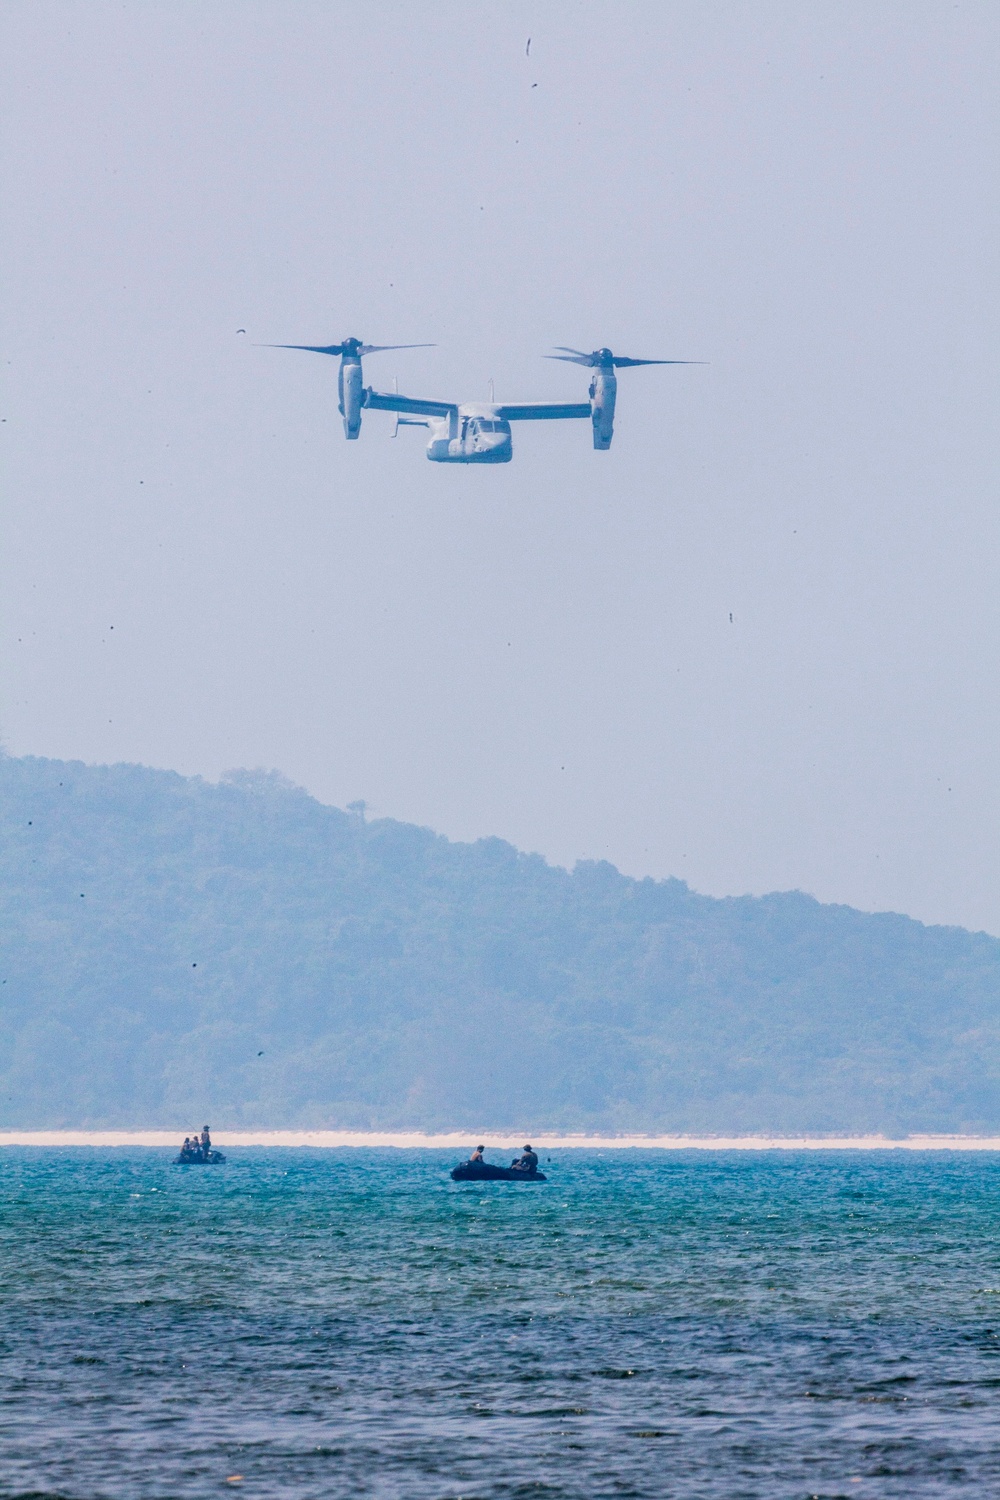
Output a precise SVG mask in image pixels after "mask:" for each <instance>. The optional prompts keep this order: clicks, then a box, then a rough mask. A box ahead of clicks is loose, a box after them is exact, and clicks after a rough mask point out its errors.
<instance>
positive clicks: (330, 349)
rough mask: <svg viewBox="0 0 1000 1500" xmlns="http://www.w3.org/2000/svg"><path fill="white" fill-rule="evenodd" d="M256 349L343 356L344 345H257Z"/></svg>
mask: <svg viewBox="0 0 1000 1500" xmlns="http://www.w3.org/2000/svg"><path fill="white" fill-rule="evenodd" d="M254 348H256V349H304V350H305V352H306V353H307V354H343V352H344V346H343V344H255V345H254Z"/></svg>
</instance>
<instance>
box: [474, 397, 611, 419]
mask: <svg viewBox="0 0 1000 1500" xmlns="http://www.w3.org/2000/svg"><path fill="white" fill-rule="evenodd" d="M496 412H497V416H500V417H503V418H504V420H505V421H507V422H558V421H559V420H560V419H561V418H564V417H589V416H590V402H589V401H575V402H571V403H567V402H552V401H535V402H527V403H525V404H524V405H522V406H498V407H497V408H496Z"/></svg>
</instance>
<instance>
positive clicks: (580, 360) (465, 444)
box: [267, 338, 696, 464]
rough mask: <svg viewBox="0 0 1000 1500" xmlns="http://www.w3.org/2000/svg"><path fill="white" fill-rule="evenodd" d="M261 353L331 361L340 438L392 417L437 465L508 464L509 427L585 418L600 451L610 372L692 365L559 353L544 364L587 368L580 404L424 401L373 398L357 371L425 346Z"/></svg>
mask: <svg viewBox="0 0 1000 1500" xmlns="http://www.w3.org/2000/svg"><path fill="white" fill-rule="evenodd" d="M267 347H269V348H277V349H303V350H306V351H307V352H308V353H311V354H332V355H338V356H339V357H340V371H339V374H338V378H337V394H338V397H339V401H338V406H339V410H340V414H341V416H342V417H343V419H344V436H345V437H347V438H349V439H352V440H353V439H354V438H357V437H358V436H359V435H360V432H361V414H362V412H363V411H364V410H366V409H367V410H369V411H388V412H394V413H395V415H396V430H397V431H398V430H399V428H400V427H426V428H427V430H428V434H429V436H428V442H427V457H428V458H429V459H431V460H432V461H433V462H434V463H439V464H506V463H509V462H510V460H511V458H512V457H513V439H512V434H511V425H510V424H511V423H512V422H540V421H541V422H553V421H555V422H558V421H567V420H569V421H573V420H586V419H589V421H590V423H591V426H592V429H593V436H594V447H595V448H597V449H598V450H600V451H606V450H607V449H608V448H610V447H611V439H612V437H613V436H614V426H615V401H616V398H617V394H618V378H617V376H616V374H615V370H616V369H621V368H622V367H623V366H626V365H685V364H692V363H696V361H692V360H686V359H626V358H624V357H622V356H617V355H614V354H612V352H611V350H610V349H595V350H594V351H593V353H592V354H584V353H582V352H580V351H579V350H577V349H563V351H562V353H560V354H552V355H548V356H547V358H549V359H561V360H566V361H568V362H569V363H570V364H579V365H586V366H587V367H589V368H590V369H591V370H592V372H593V373H592V375H591V379H590V388H589V390H588V392H587V395H588V399H587V400H586V401H563V402H559V401H533V402H520V403H506V402H499V403H498V402H494V401H489V402H482V401H461V402H459V401H431V400H424V399H422V398H421V397H418V396H401V395H400V394H399V393H398V391H376V390H375V389H373V387H372V386H366V385H365V383H364V375H363V372H362V368H361V360H362V357H363V356H364V355H366V354H378V353H381V352H383V351H385V350H387V349H430V348H432V347H433V345H431V344H363V343H362V342H361V340H360V339H354V338H351V339H344V340H343V341H342V342H341V343H339V344H326V345H318V344H273V345H268V346H267Z"/></svg>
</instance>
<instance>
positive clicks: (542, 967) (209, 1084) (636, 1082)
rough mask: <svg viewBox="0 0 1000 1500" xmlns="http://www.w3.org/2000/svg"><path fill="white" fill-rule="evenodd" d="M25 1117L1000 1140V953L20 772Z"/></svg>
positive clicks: (287, 809) (751, 901)
mask: <svg viewBox="0 0 1000 1500" xmlns="http://www.w3.org/2000/svg"><path fill="white" fill-rule="evenodd" d="M0 829H2V834H0V837H2V849H0V880H2V890H0V980H2V984H0V1122H2V1123H4V1124H8V1125H17V1126H24V1127H27V1126H35V1127H39V1126H57V1125H91V1126H98V1125H126V1124H127V1125H135V1126H138V1125H154V1124H177V1125H181V1124H183V1125H185V1126H186V1125H189V1124H190V1123H191V1122H192V1121H193V1120H195V1118H197V1119H199V1120H200V1119H201V1117H202V1116H203V1115H204V1116H205V1117H206V1118H209V1117H210V1118H212V1120H213V1122H218V1124H219V1125H220V1126H222V1125H229V1126H230V1127H232V1126H235V1125H237V1124H245V1125H269V1126H273V1127H283V1126H293V1125H317V1126H318V1125H340V1126H351V1127H357V1128H368V1127H404V1126H406V1127H420V1128H439V1127H448V1126H463V1125H469V1126H479V1125H482V1126H487V1125H489V1126H495V1127H498V1128H508V1127H510V1128H519V1127H520V1126H522V1125H523V1126H524V1127H525V1128H527V1127H528V1126H529V1125H530V1126H531V1128H533V1129H535V1130H538V1129H539V1128H546V1127H553V1128H564V1129H601V1130H623V1131H624V1130H643V1131H645V1130H660V1129H662V1130H692V1131H720V1132H727V1131H749V1130H756V1129H767V1130H776V1131H799V1130H812V1131H855V1130H869V1129H873V1130H886V1131H891V1132H898V1131H902V1132H906V1131H910V1130H931V1131H948V1130H971V1131H979V1130H987V1131H993V1130H997V1129H998V1128H1000V941H997V940H996V939H993V938H990V937H987V936H984V935H982V934H979V935H976V934H971V933H968V932H965V931H963V930H961V929H958V928H934V927H924V926H922V925H921V924H920V923H918V922H913V921H910V920H908V919H907V918H905V917H901V916H890V915H880V916H870V915H865V914H862V913H860V912H856V911H853V910H851V909H850V908H848V907H835V906H822V905H820V904H819V903H818V902H816V901H814V900H812V899H811V898H810V897H808V896H804V895H799V894H795V893H792V894H784V895H774V896H767V897H765V898H763V899H755V898H751V897H741V898H739V899H730V900H714V899H712V898H709V897H705V896H698V895H695V894H694V893H693V892H691V891H690V890H688V888H687V887H686V886H685V885H683V884H682V883H681V882H679V881H676V880H668V881H662V882H655V881H652V880H642V881H636V880H631V879H628V878H626V877H624V876H622V875H620V874H619V873H618V872H617V871H616V870H614V869H613V868H612V867H611V866H610V865H607V864H593V863H583V864H579V865H577V867H576V868H575V869H574V870H573V871H572V873H569V872H567V871H565V870H562V869H555V868H552V867H550V866H549V865H547V864H546V863H545V861H544V860H543V859H541V858H540V857H538V856H537V855H527V854H520V853H518V852H517V851H516V850H515V849H513V848H512V847H511V846H510V845H508V844H505V843H503V842H501V841H500V840H499V839H483V840H480V841H479V842H478V843H475V844H455V843H450V842H448V840H446V839H444V838H441V837H438V836H436V835H435V834H433V833H431V832H428V831H427V830H426V829H422V828H415V827H411V826H409V825H407V824H402V823H396V822H392V821H389V820H385V821H378V822H367V823H366V822H365V821H364V820H363V818H362V817H361V816H358V815H355V814H353V813H350V812H347V813H345V812H341V811H338V810H337V809H335V808H330V807H324V806H322V805H320V804H319V803H318V802H316V801H315V800H313V799H312V798H311V797H309V796H308V795H307V794H306V793H305V792H303V791H300V790H298V789H297V788H295V787H292V786H290V785H288V784H287V783H285V782H284V781H283V780H282V779H281V778H279V777H276V776H265V775H256V774H254V775H251V774H240V775H238V776H234V777H232V778H230V779H228V780H227V781H225V782H223V783H222V784H221V785H211V784H208V783H206V782H202V781H200V780H197V779H186V778H184V777H181V776H177V775H174V774H172V773H170V772H165V771H153V770H149V769H146V768H144V767H141V766H123V765H119V766H101V767H92V766H83V765H80V764H77V763H62V762H57V761H45V760H36V759H13V758H10V757H4V758H2V759H0Z"/></svg>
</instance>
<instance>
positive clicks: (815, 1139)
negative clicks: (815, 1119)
mask: <svg viewBox="0 0 1000 1500" xmlns="http://www.w3.org/2000/svg"><path fill="white" fill-rule="evenodd" d="M191 1128H192V1127H191V1126H190V1125H189V1126H187V1128H186V1129H185V1128H184V1127H181V1126H176V1127H174V1128H173V1129H166V1130H0V1146H100V1147H112V1146H156V1147H163V1146H174V1147H176V1146H178V1145H179V1144H180V1142H181V1141H182V1140H183V1138H184V1136H185V1135H186V1134H189V1133H190V1131H191ZM212 1139H213V1142H215V1143H216V1144H217V1145H219V1146H221V1147H224V1148H234V1149H235V1148H237V1147H240V1146H287V1147H303V1146H306V1147H310V1148H313V1149H316V1148H319V1149H338V1150H339V1149H342V1148H344V1147H347V1146H360V1147H374V1146H380V1147H397V1148H398V1149H400V1150H404V1151H412V1150H415V1149H416V1150H419V1149H427V1150H435V1149H437V1150H444V1149H448V1150H451V1151H464V1150H468V1149H470V1148H471V1146H473V1145H475V1144H476V1143H477V1142H479V1141H482V1143H483V1144H484V1145H485V1146H486V1147H487V1148H493V1149H496V1150H505V1151H511V1150H519V1149H520V1147H521V1146H522V1144H523V1143H524V1141H525V1140H528V1139H530V1140H531V1141H532V1144H533V1145H534V1146H535V1147H536V1149H540V1150H543V1151H556V1150H587V1151H595V1150H600V1151H627V1150H641V1151H1000V1136H977V1135H910V1136H906V1137H904V1138H902V1139H899V1140H893V1139H890V1138H889V1137H887V1136H882V1135H846V1136H779V1135H743V1136H713V1135H619V1136H598V1135H549V1134H545V1133H542V1134H539V1133H537V1132H532V1131H531V1130H528V1131H522V1132H521V1133H520V1134H519V1135H516V1136H515V1135H510V1134H506V1135H497V1134H496V1133H494V1132H491V1131H489V1130H465V1131H457V1130H455V1131H448V1132H446V1133H442V1134H439V1135H425V1134H423V1133H421V1132H419V1131H415V1130H414V1131H359V1130H227V1129H226V1128H225V1127H224V1126H221V1125H220V1126H213V1127H212Z"/></svg>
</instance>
